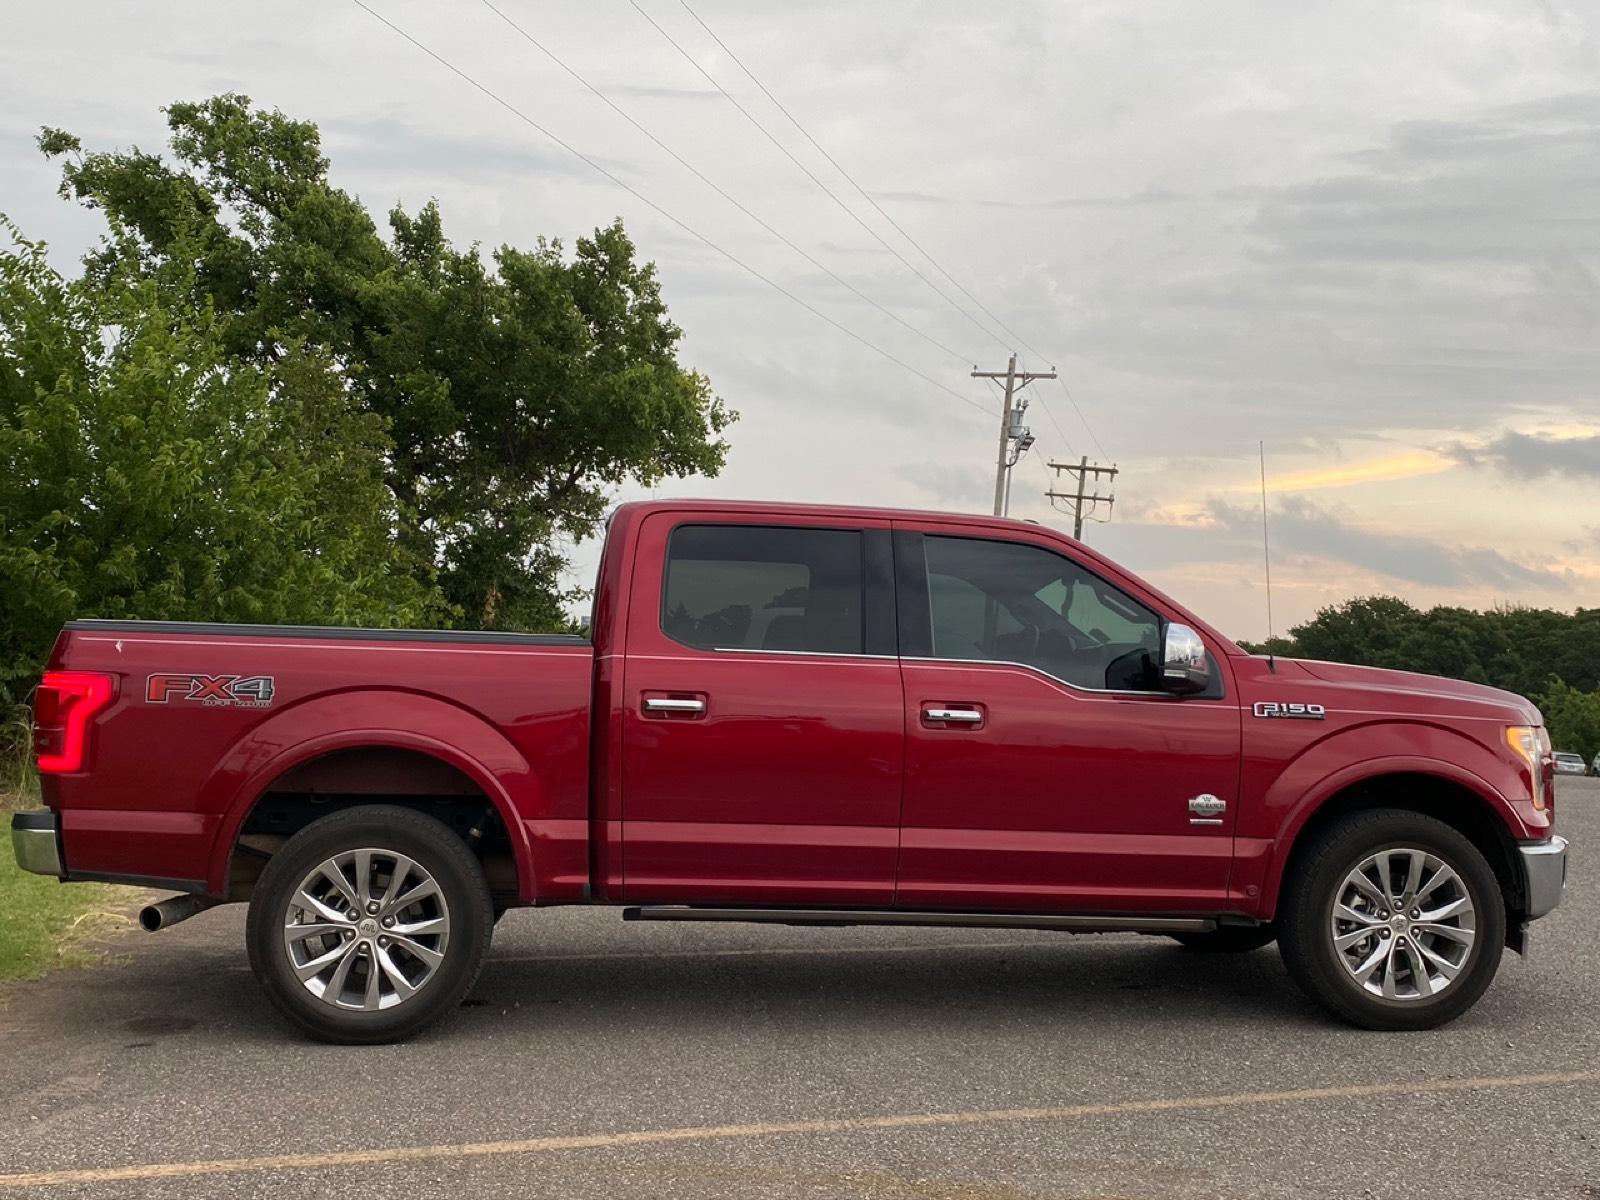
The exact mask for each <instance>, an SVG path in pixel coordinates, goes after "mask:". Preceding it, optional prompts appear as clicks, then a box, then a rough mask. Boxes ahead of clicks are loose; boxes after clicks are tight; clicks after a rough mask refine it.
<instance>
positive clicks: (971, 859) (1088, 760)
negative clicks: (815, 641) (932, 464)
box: [895, 522, 1240, 913]
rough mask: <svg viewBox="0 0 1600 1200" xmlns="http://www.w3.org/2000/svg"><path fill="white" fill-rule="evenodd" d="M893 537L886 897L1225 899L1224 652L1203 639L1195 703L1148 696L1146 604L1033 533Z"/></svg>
mask: <svg viewBox="0 0 1600 1200" xmlns="http://www.w3.org/2000/svg"><path fill="white" fill-rule="evenodd" d="M896 530H897V532H896V534H895V551H896V557H897V563H898V567H899V572H900V574H899V579H898V583H899V597H900V616H901V626H900V629H901V649H902V653H903V654H904V656H905V657H904V662H903V671H904V677H905V687H906V721H907V748H906V786H905V807H904V812H905V816H904V829H903V833H902V847H901V862H900V877H899V891H898V903H899V904H901V905H902V906H905V907H910V908H919V907H927V908H944V907H951V908H995V909H1013V910H1022V909H1030V910H1036V911H1077V912H1125V913H1126V912H1147V911H1166V912H1183V911H1214V910H1216V909H1217V908H1222V907H1226V904H1225V902H1224V901H1225V897H1226V891H1227V883H1228V873H1229V867H1230V864H1231V859H1232V830H1233V826H1234V819H1235V817H1236V815H1237V814H1236V810H1237V807H1238V805H1237V796H1238V779H1239V748H1240V718H1239V711H1238V707H1237V703H1236V702H1235V701H1234V700H1232V699H1231V698H1230V697H1229V696H1228V695H1227V694H1226V693H1225V688H1224V686H1223V684H1224V680H1223V676H1222V675H1221V674H1219V672H1221V671H1225V670H1226V668H1225V667H1223V666H1222V665H1221V664H1222V662H1224V661H1225V656H1224V655H1222V654H1218V653H1217V652H1216V650H1215V648H1212V659H1213V661H1214V664H1215V665H1214V666H1213V668H1212V670H1213V677H1214V684H1213V686H1214V689H1215V691H1214V694H1210V695H1201V696H1195V697H1185V698H1183V699H1179V698H1177V697H1175V696H1172V695H1169V694H1167V693H1165V692H1161V691H1158V690H1156V688H1155V676H1154V670H1153V667H1154V656H1155V655H1156V653H1157V651H1158V648H1159V647H1160V645H1161V637H1162V629H1163V626H1164V624H1165V618H1164V617H1163V615H1162V614H1161V613H1160V612H1159V611H1157V610H1156V609H1155V608H1154V607H1152V606H1151V604H1150V603H1149V602H1147V601H1146V600H1143V599H1140V598H1139V597H1138V596H1136V595H1134V594H1133V593H1132V591H1131V590H1130V589H1129V588H1126V587H1124V586H1121V585H1119V584H1117V583H1113V582H1112V581H1111V580H1109V579H1107V578H1105V577H1103V576H1101V575H1099V574H1097V573H1096V572H1095V571H1094V570H1092V569H1090V568H1089V567H1088V566H1086V565H1085V564H1084V563H1082V562H1079V561H1077V560H1076V559H1074V558H1073V557H1071V556H1069V555H1068V554H1067V553H1065V547H1063V546H1062V545H1061V544H1060V543H1059V542H1057V541H1055V540H1054V539H1051V538H1050V537H1049V536H1048V535H1047V534H1044V533H1043V532H1041V533H1040V534H1038V535H1029V534H1022V533H1018V534H1016V535H1007V536H1004V537H995V536H993V535H989V536H981V537H973V536H971V532H970V529H961V528H955V527H941V526H940V525H938V524H937V523H931V522H930V523H927V524H907V525H905V526H902V525H901V524H900V523H899V522H896ZM902 530H903V531H902ZM1202 797H1209V799H1205V800H1202V799H1201V798H1202Z"/></svg>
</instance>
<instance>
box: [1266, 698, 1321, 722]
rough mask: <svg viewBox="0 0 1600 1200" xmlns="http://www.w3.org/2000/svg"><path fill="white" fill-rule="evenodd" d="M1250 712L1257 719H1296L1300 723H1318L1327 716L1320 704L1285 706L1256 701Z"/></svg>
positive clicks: (1273, 701)
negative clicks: (1300, 721)
mask: <svg viewBox="0 0 1600 1200" xmlns="http://www.w3.org/2000/svg"><path fill="white" fill-rule="evenodd" d="M1250 711H1251V712H1253V713H1254V714H1255V715H1256V716H1258V717H1298V718H1299V719H1300V720H1302V721H1320V720H1322V719H1323V718H1324V717H1326V716H1327V715H1328V710H1327V709H1326V708H1324V707H1323V706H1322V705H1320V704H1286V703H1281V702H1279V701H1277V700H1257V701H1256V704H1255V707H1254V708H1253V709H1251V710H1250Z"/></svg>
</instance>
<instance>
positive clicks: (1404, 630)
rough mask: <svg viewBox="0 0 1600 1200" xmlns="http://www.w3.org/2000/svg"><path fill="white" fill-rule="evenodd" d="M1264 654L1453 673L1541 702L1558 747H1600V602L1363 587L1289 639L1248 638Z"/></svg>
mask: <svg viewBox="0 0 1600 1200" xmlns="http://www.w3.org/2000/svg"><path fill="white" fill-rule="evenodd" d="M1242 644H1243V645H1244V646H1245V647H1246V648H1247V649H1249V650H1251V651H1253V652H1255V653H1258V654H1261V653H1267V652H1269V651H1270V652H1271V653H1274V654H1281V655H1284V656H1285V657H1292V658H1315V659H1323V660H1326V661H1330V662H1345V663H1356V664H1358V665H1361V666H1370V667H1388V668H1391V669H1393V670H1400V671H1420V672H1422V673H1424V674H1427V675H1446V676H1449V677H1451V678H1454V679H1466V680H1470V681H1472V682H1474V683H1486V684H1488V685H1490V686H1491V687H1497V688H1504V689H1505V690H1506V691H1510V692H1517V693H1519V694H1521V695H1524V696H1528V697H1530V698H1531V699H1533V700H1534V701H1536V702H1537V703H1538V704H1539V705H1540V707H1541V709H1542V710H1543V712H1544V715H1545V721H1546V724H1547V726H1548V727H1549V729H1550V734H1551V737H1552V739H1553V740H1554V741H1555V744H1556V749H1558V750H1572V751H1575V752H1577V753H1580V754H1582V755H1583V756H1584V758H1585V760H1586V761H1589V760H1592V759H1593V757H1594V755H1595V754H1596V753H1600V608H1580V609H1578V610H1577V611H1576V612H1571V613H1563V612H1556V611H1554V610H1552V609H1547V608H1513V607H1508V608H1496V609H1490V610H1489V611H1487V612H1477V611H1474V610H1472V609H1468V608H1451V607H1445V606H1439V607H1436V608H1430V609H1419V608H1415V607H1413V606H1412V605H1410V604H1407V603H1406V602H1405V601H1404V600H1401V599H1399V598H1398V597H1396V596H1362V597H1358V598H1356V599H1354V600H1347V601H1345V602H1344V603H1343V604H1336V605H1332V606H1330V607H1327V608H1323V609H1321V610H1319V611H1318V612H1317V615H1316V616H1315V617H1313V618H1312V619H1311V620H1309V621H1307V622H1306V623H1305V624H1303V625H1297V626H1295V627H1294V628H1293V629H1291V630H1290V631H1289V636H1288V637H1286V638H1282V637H1280V638H1274V639H1272V640H1271V641H1270V642H1263V643H1259V644H1252V643H1242Z"/></svg>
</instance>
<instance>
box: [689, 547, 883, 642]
mask: <svg viewBox="0 0 1600 1200" xmlns="http://www.w3.org/2000/svg"><path fill="white" fill-rule="evenodd" d="M861 579H862V570H861V534H860V533H857V532H854V531H851V530H843V529H804V528H796V527H787V526H770V525H680V526H679V527H678V528H677V529H675V530H673V532H672V538H671V540H670V541H669V542H668V544H667V570H666V580H665V584H664V586H663V588H662V603H661V628H662V631H663V632H664V633H666V635H667V636H668V637H670V638H673V639H674V640H676V641H679V642H682V643H684V644H685V645H689V646H697V647H699V648H701V649H705V650H789V651H804V652H809V653H812V654H860V653H861V647H862V621H861V613H862V582H861Z"/></svg>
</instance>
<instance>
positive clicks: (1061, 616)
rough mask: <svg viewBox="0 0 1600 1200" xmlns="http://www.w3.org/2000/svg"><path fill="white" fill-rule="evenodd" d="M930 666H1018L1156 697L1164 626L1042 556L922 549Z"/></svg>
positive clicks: (941, 544) (927, 545)
mask: <svg viewBox="0 0 1600 1200" xmlns="http://www.w3.org/2000/svg"><path fill="white" fill-rule="evenodd" d="M923 549H924V553H925V556H926V561H927V570H928V617H929V622H930V625H931V627H932V642H933V647H932V649H933V657H935V658H952V659H979V660H989V661H995V662H1014V663H1021V664H1023V665H1024V666H1029V667H1034V668H1036V669H1038V670H1040V671H1043V672H1045V673H1046V674H1048V675H1053V676H1055V677H1056V678H1058V679H1061V680H1064V681H1066V682H1067V683H1071V684H1074V685H1076V686H1077V687H1082V688H1097V689H1107V688H1109V689H1115V690H1123V691H1128V690H1137V691H1156V690H1158V686H1157V679H1158V677H1157V669H1156V668H1157V662H1158V658H1159V651H1160V646H1161V618H1160V617H1159V616H1158V615H1157V614H1156V613H1155V612H1153V611H1152V610H1151V609H1149V608H1147V607H1146V606H1145V605H1143V604H1141V603H1140V602H1139V601H1137V600H1135V599H1133V597H1131V596H1129V595H1128V594H1127V593H1126V592H1124V591H1122V590H1121V589H1120V588H1117V587H1113V586H1112V585H1111V584H1109V583H1107V582H1106V581H1105V580H1104V579H1101V578H1100V577H1099V576H1098V575H1095V574H1093V573H1092V572H1089V571H1086V570H1085V569H1084V568H1082V567H1080V566H1078V564H1077V563H1075V562H1073V561H1072V560H1071V559H1068V558H1065V557H1063V556H1062V555H1060V554H1056V553H1055V552H1053V551H1050V550H1046V549H1044V548H1043V547H1040V546H1029V545H1024V544H1022V543H1020V542H996V541H986V540H982V539H979V538H956V537H937V536H933V535H929V536H928V537H926V538H924V539H923Z"/></svg>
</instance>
